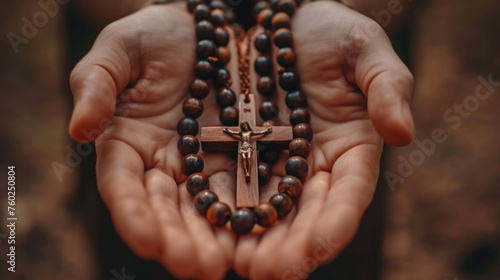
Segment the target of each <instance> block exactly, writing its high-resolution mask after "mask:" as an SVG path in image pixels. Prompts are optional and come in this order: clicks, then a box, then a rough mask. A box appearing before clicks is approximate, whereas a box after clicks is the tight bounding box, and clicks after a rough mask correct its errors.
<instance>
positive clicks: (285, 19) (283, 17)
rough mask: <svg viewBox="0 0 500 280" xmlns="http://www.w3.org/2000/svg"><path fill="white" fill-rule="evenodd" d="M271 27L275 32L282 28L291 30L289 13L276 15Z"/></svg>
mask: <svg viewBox="0 0 500 280" xmlns="http://www.w3.org/2000/svg"><path fill="white" fill-rule="evenodd" d="M271 27H272V29H273V30H277V29H280V28H288V29H290V16H289V15H288V14H287V13H284V12H279V13H276V14H275V15H274V16H273V18H272V20H271Z"/></svg>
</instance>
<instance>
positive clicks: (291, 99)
mask: <svg viewBox="0 0 500 280" xmlns="http://www.w3.org/2000/svg"><path fill="white" fill-rule="evenodd" d="M290 73H291V72H290ZM285 103H286V106H287V107H288V108H290V110H292V109H295V108H297V107H305V106H306V105H307V98H306V95H305V94H304V93H303V92H302V91H300V90H295V91H291V92H289V93H287V94H286V96H285Z"/></svg>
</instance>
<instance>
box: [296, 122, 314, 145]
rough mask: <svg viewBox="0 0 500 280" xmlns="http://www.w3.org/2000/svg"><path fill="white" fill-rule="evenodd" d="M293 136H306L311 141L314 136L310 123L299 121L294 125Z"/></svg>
mask: <svg viewBox="0 0 500 280" xmlns="http://www.w3.org/2000/svg"><path fill="white" fill-rule="evenodd" d="M292 131H293V138H294V139H295V138H304V139H306V140H307V141H309V142H311V140H312V138H313V132H312V129H311V126H310V125H309V124H308V123H299V124H297V125H294V126H293V129H292Z"/></svg>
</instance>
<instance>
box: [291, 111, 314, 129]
mask: <svg viewBox="0 0 500 280" xmlns="http://www.w3.org/2000/svg"><path fill="white" fill-rule="evenodd" d="M310 122H311V115H310V114H309V111H307V109H305V108H302V107H298V108H295V109H293V110H292V112H290V124H292V125H297V124H299V123H310Z"/></svg>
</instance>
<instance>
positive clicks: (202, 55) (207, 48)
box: [196, 40, 217, 59]
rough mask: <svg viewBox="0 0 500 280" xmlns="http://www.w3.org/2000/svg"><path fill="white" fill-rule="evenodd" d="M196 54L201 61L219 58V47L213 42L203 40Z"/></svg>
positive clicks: (197, 46) (198, 45) (199, 43)
mask: <svg viewBox="0 0 500 280" xmlns="http://www.w3.org/2000/svg"><path fill="white" fill-rule="evenodd" d="M196 54H197V55H198V58H199V59H206V58H207V57H210V56H212V57H214V56H217V46H216V45H215V43H214V42H213V41H212V40H201V41H198V44H197V45H196Z"/></svg>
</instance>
